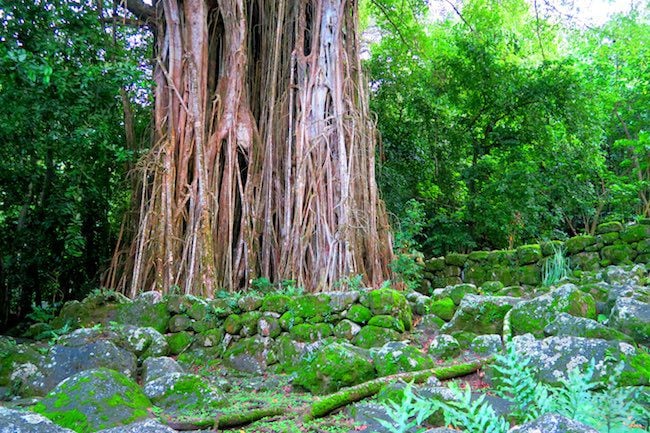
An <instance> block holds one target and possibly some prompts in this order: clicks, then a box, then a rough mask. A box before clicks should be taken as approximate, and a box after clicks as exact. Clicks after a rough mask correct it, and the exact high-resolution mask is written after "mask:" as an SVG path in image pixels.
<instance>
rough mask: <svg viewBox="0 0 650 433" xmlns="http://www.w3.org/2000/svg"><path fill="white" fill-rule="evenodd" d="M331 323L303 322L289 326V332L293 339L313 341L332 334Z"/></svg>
mask: <svg viewBox="0 0 650 433" xmlns="http://www.w3.org/2000/svg"><path fill="white" fill-rule="evenodd" d="M332 331H333V329H332V325H330V324H329V323H316V324H310V323H303V324H300V325H296V326H294V327H292V328H291V331H289V333H290V334H291V337H292V338H293V339H294V340H297V341H302V342H314V341H318V340H321V339H323V338H325V337H329V336H330V335H332Z"/></svg>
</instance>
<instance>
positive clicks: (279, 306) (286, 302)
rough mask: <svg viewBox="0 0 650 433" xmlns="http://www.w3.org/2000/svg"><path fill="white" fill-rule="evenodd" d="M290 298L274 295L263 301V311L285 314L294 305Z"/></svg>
mask: <svg viewBox="0 0 650 433" xmlns="http://www.w3.org/2000/svg"><path fill="white" fill-rule="evenodd" d="M292 302H293V300H292V299H291V297H290V296H287V295H282V294H278V293H273V294H270V295H266V296H265V297H264V299H263V300H262V311H268V312H272V313H278V314H284V313H285V312H286V311H287V310H288V309H289V308H290V307H291V305H292Z"/></svg>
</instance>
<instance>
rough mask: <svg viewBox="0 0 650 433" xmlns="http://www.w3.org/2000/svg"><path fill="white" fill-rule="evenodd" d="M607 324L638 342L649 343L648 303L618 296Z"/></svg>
mask: <svg viewBox="0 0 650 433" xmlns="http://www.w3.org/2000/svg"><path fill="white" fill-rule="evenodd" d="M608 323H609V325H611V326H612V327H613V328H615V329H618V330H619V331H621V332H623V333H625V334H627V335H629V336H630V337H632V338H634V340H635V341H636V342H637V343H639V344H645V345H649V344H650V304H649V303H646V302H641V301H638V300H636V299H633V298H618V299H617V300H616V303H615V304H614V308H613V309H612V312H611V314H610V315H609V322H608Z"/></svg>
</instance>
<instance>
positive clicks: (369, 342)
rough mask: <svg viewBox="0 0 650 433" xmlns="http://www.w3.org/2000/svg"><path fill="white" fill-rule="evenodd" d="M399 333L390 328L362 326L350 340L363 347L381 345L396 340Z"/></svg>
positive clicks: (398, 337)
mask: <svg viewBox="0 0 650 433" xmlns="http://www.w3.org/2000/svg"><path fill="white" fill-rule="evenodd" d="M399 339H400V335H399V333H398V332H397V331H394V330H392V329H386V328H380V327H378V326H370V325H367V326H364V327H363V328H361V331H359V333H358V334H357V335H356V336H355V337H354V339H353V340H352V341H353V343H354V345H355V346H359V347H363V348H366V349H368V348H371V347H381V346H383V345H384V344H386V343H388V342H389V341H397V340H399Z"/></svg>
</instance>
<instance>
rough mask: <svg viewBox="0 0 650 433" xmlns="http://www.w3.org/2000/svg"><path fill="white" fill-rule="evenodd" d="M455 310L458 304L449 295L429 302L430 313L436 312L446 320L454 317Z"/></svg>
mask: <svg viewBox="0 0 650 433" xmlns="http://www.w3.org/2000/svg"><path fill="white" fill-rule="evenodd" d="M455 312H456V304H455V303H454V301H453V299H451V297H449V296H447V297H444V298H441V299H437V300H435V301H432V302H431V303H430V304H429V314H435V315H436V316H438V317H440V318H441V319H442V320H444V321H446V322H448V321H450V320H451V318H452V317H454V313H455Z"/></svg>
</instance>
